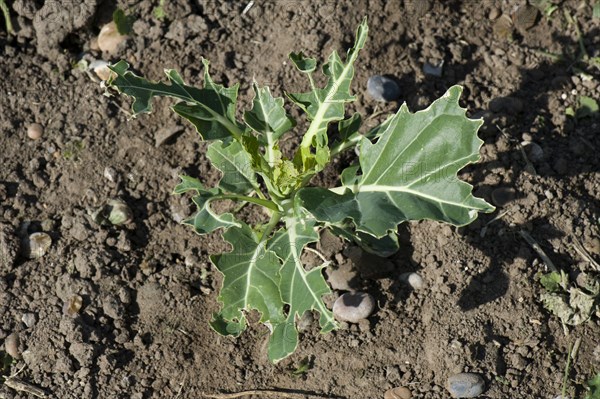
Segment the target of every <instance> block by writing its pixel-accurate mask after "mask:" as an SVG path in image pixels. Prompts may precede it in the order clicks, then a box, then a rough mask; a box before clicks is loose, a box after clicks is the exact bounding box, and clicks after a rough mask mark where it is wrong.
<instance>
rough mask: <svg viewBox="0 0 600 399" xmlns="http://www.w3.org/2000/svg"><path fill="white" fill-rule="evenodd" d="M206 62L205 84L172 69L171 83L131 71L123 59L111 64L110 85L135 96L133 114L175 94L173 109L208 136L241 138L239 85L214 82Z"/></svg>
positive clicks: (149, 110) (200, 132) (202, 134)
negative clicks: (198, 84) (195, 84)
mask: <svg viewBox="0 0 600 399" xmlns="http://www.w3.org/2000/svg"><path fill="white" fill-rule="evenodd" d="M202 62H203V64H204V88H202V89H198V88H196V87H192V86H188V85H186V84H185V83H184V82H183V79H182V78H181V76H180V75H179V73H177V71H175V70H173V69H167V70H165V74H166V75H167V78H168V80H169V82H170V83H171V84H170V85H168V84H165V83H162V82H151V81H149V80H146V79H144V78H142V77H140V76H137V75H135V74H134V73H133V72H131V71H129V64H128V63H127V62H125V61H123V60H121V61H119V62H117V63H116V64H115V65H111V66H109V68H110V69H111V70H112V71H113V72H115V74H116V75H113V76H111V77H110V78H109V80H108V82H107V85H108V86H112V87H115V88H116V89H118V90H119V92H121V93H123V94H126V95H128V96H131V97H133V98H134V102H133V105H132V110H133V113H134V116H135V115H137V114H140V113H149V112H151V111H152V104H151V100H152V98H153V97H160V96H163V97H173V98H177V99H179V100H182V101H181V102H179V103H177V104H175V105H174V106H173V107H172V108H173V110H174V111H175V112H176V113H177V114H179V115H181V116H183V117H184V118H186V119H187V120H188V121H190V122H191V123H192V124H193V125H194V126H195V127H196V130H197V131H198V133H199V134H200V136H201V137H202V138H203V139H205V140H217V139H228V138H230V137H232V136H233V137H235V138H241V135H242V133H243V130H242V128H240V126H239V125H238V123H237V121H236V120H235V106H236V101H237V91H238V85H235V86H233V87H230V88H226V87H223V86H221V85H218V84H215V83H214V82H213V80H212V79H211V77H210V75H209V71H208V67H209V63H208V61H206V60H204V59H203V60H202Z"/></svg>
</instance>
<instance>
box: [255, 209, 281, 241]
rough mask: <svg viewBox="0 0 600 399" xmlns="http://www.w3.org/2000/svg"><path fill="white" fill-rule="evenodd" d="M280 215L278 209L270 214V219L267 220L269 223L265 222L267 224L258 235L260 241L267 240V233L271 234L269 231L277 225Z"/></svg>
mask: <svg viewBox="0 0 600 399" xmlns="http://www.w3.org/2000/svg"><path fill="white" fill-rule="evenodd" d="M281 216H282V215H281V212H279V211H276V212H274V213H273V214H272V215H271V219H270V220H269V223H267V226H266V227H265V230H264V231H263V233H262V236H261V237H260V241H261V242H265V241H267V238H269V235H271V232H272V231H273V230H274V229H275V227H277V223H279V221H280V220H281Z"/></svg>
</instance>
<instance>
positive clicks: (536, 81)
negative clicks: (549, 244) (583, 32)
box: [458, 29, 600, 310]
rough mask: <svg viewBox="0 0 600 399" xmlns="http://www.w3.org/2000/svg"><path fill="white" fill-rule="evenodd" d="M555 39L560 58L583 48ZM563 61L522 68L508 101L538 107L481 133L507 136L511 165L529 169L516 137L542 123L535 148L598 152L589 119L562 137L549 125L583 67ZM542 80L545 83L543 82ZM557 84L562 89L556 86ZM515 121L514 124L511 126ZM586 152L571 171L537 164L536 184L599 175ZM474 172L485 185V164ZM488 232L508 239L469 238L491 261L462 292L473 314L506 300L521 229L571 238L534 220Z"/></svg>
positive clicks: (563, 260)
mask: <svg viewBox="0 0 600 399" xmlns="http://www.w3.org/2000/svg"><path fill="white" fill-rule="evenodd" d="M595 35H600V32H599V31H598V30H597V29H596V30H592V31H591V32H589V34H588V35H587V36H588V37H594V36H595ZM553 40H554V41H555V42H557V43H561V45H562V54H570V53H572V51H570V50H572V49H578V48H579V44H578V43H577V42H573V41H572V40H571V39H570V38H568V37H566V36H557V35H554V36H553ZM565 58H566V59H565V60H561V61H556V62H546V63H543V64H541V65H539V66H538V67H537V68H534V69H525V68H523V69H521V70H520V73H521V82H522V83H521V86H520V88H519V89H517V90H515V91H514V92H513V93H511V94H509V96H510V97H513V96H514V97H516V98H528V99H533V101H534V103H533V104H526V105H525V107H524V109H523V110H522V111H523V112H520V113H519V114H518V115H511V114H509V113H501V114H497V115H496V116H501V117H503V116H504V117H506V118H508V119H507V120H508V121H509V124H507V125H506V126H498V125H494V126H491V125H490V123H489V121H487V120H486V121H485V124H484V126H483V127H482V131H483V132H482V133H481V136H482V139H484V141H486V142H489V141H491V140H490V139H492V140H493V142H495V141H497V140H498V139H499V138H500V136H502V135H507V136H508V137H507V138H508V140H509V142H510V143H511V144H512V145H511V149H510V150H508V151H505V152H499V154H498V158H500V159H502V158H504V159H509V161H508V162H511V161H510V159H513V160H515V159H521V163H522V165H523V166H524V167H523V169H525V168H526V167H527V164H530V163H531V161H530V160H529V159H527V158H526V156H525V155H524V154H525V152H524V150H522V148H521V145H520V144H519V143H520V142H521V137H520V135H519V136H516V134H519V133H520V132H521V131H522V132H528V131H530V129H531V128H532V127H533V126H535V125H536V124H537V125H539V121H540V120H542V121H546V122H545V123H544V124H543V125H542V126H540V127H539V131H538V134H536V135H535V137H534V140H535V143H537V144H538V145H539V146H540V147H542V148H546V147H548V148H563V149H568V148H569V147H571V148H572V147H573V146H576V145H581V144H584V145H586V146H587V145H590V146H591V148H592V150H597V148H595V147H594V146H593V145H591V143H590V140H593V137H591V136H592V134H593V133H592V129H591V128H589V127H590V125H591V124H592V121H591V119H592V118H587V119H586V120H577V119H575V118H572V119H567V120H566V122H565V127H564V131H563V132H559V131H558V127H556V126H553V125H552V124H551V122H550V121H551V120H552V114H551V112H550V96H549V91H550V90H556V89H560V88H562V87H563V86H564V85H565V81H564V80H567V79H569V80H570V76H571V75H572V74H573V71H572V68H573V67H574V65H576V64H579V65H581V62H579V60H578V59H577V58H575V57H573V58H571V57H569V56H566V57H565ZM586 72H587V73H590V74H592V75H593V76H594V79H600V73H599V72H598V71H597V70H595V71H594V70H592V69H591V68H588V70H587V71H586ZM542 79H543V81H542V82H540V80H542ZM560 79H563V81H562V82H561V80H560ZM557 83H558V87H556V86H557ZM512 118H515V119H513V120H512V121H511V119H512ZM596 119H597V118H596ZM586 127H587V129H586ZM516 129H521V131H517V130H516ZM507 131H513V132H514V133H515V136H512V135H509V134H507V133H506V132H507ZM586 132H589V133H588V139H586V138H585V137H583V136H585V133H586ZM575 140H578V141H579V142H575V143H574V141H575ZM565 152H568V151H565ZM584 152H585V150H583V151H582V154H581V155H582V157H580V158H579V159H578V160H575V159H573V158H571V159H569V160H568V165H569V167H567V168H559V169H560V170H559V171H557V170H556V169H557V166H556V165H557V164H556V162H559V160H556V161H555V164H554V165H549V164H548V163H547V158H548V155H546V158H545V159H543V160H542V161H541V162H539V163H537V164H536V165H535V169H534V173H533V174H532V177H531V178H532V179H534V180H535V179H538V178H552V179H555V180H566V179H568V178H570V177H573V176H577V175H579V174H581V173H595V172H598V171H600V163H599V162H598V159H597V157H595V156H594V155H593V154H591V155H590V156H588V158H587V159H586V158H585V157H584V156H583V155H585V154H584ZM588 154H589V152H588ZM551 155H559V154H551ZM559 159H565V158H563V155H559ZM586 161H587V162H586ZM503 163H504V162H503ZM513 165H514V164H513ZM473 170H476V171H475V172H474V175H475V177H474V181H483V180H484V176H483V174H484V171H485V170H486V163H485V162H483V163H479V164H477V166H476V167H475V168H474V169H473ZM516 177H517V174H515V176H514V177H513V178H512V179H511V181H508V182H507V181H505V182H503V183H502V185H503V186H504V185H512V184H514V183H516V182H515V179H516ZM494 188H496V187H492V186H488V187H485V186H481V187H480V189H479V190H478V191H482V192H487V193H489V192H491V190H492V189H494ZM571 194H572V195H573V196H574V197H575V198H577V199H578V200H580V201H582V202H583V203H591V202H592V201H594V199H593V198H591V197H590V196H589V195H586V194H584V193H582V192H576V191H573V192H571ZM531 205H534V204H531ZM500 212H502V207H497V210H496V212H495V213H494V214H492V215H491V216H489V219H490V220H491V219H492V218H493V217H494V216H496V215H498V214H499V213H500ZM490 227H493V228H494V230H495V231H500V230H502V231H504V232H506V233H507V234H503V235H498V234H496V235H495V236H494V237H493V239H488V238H485V237H473V235H466V239H467V240H468V241H469V243H470V244H472V245H473V246H474V247H476V248H478V249H479V250H481V251H482V252H483V253H484V254H485V255H486V256H487V257H488V258H489V259H490V265H489V266H488V268H487V269H486V270H484V271H483V272H481V273H480V274H479V275H477V276H475V277H474V278H473V279H472V281H471V283H470V284H469V285H468V286H467V287H466V288H465V289H464V290H463V291H462V293H461V298H460V299H459V301H458V305H459V306H460V307H461V309H463V310H471V309H475V308H477V307H479V306H481V305H484V304H486V303H489V302H492V301H494V300H496V299H498V298H500V297H502V296H503V295H504V294H505V293H506V291H507V290H508V285H509V278H508V275H507V273H506V271H505V267H506V266H507V265H509V264H510V262H511V261H514V260H515V259H516V258H517V257H519V256H523V255H524V254H521V253H519V252H518V251H516V250H515V245H516V246H517V247H518V245H519V244H518V242H516V240H519V239H520V238H518V232H519V231H520V230H529V231H531V232H532V236H533V237H534V238H535V237H536V236H537V235H543V238H544V239H547V238H558V237H565V235H566V234H567V233H566V232H564V231H560V230H558V229H555V228H553V227H552V226H551V224H550V223H549V221H548V219H547V218H545V217H539V218H533V219H530V220H527V221H525V222H524V223H522V224H517V225H515V224H508V223H506V222H505V221H503V219H502V218H500V219H498V220H497V221H494V222H493V225H492V226H490ZM477 230H479V228H477ZM490 240H493V241H494V243H493V245H491V244H490ZM539 244H540V245H541V247H542V248H544V247H545V245H544V242H543V241H539ZM551 253H552V259H553V260H554V261H555V263H556V265H557V266H558V267H559V269H560V268H563V269H564V268H565V267H569V265H573V264H574V263H575V260H574V259H570V258H569V257H568V256H565V255H561V254H558V253H553V252H551ZM527 257H528V256H526V258H527ZM482 281H488V282H490V281H492V282H493V283H492V284H487V285H486V284H482Z"/></svg>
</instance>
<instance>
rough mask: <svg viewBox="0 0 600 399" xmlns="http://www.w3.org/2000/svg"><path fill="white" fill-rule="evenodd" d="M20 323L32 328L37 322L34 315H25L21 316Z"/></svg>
mask: <svg viewBox="0 0 600 399" xmlns="http://www.w3.org/2000/svg"><path fill="white" fill-rule="evenodd" d="M21 321H22V322H23V324H25V325H26V326H27V327H28V328H29V327H33V326H34V325H35V323H36V322H37V316H36V315H35V313H25V314H23V316H21Z"/></svg>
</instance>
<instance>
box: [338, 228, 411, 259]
mask: <svg viewBox="0 0 600 399" xmlns="http://www.w3.org/2000/svg"><path fill="white" fill-rule="evenodd" d="M330 228H331V231H332V232H333V233H334V234H336V235H338V236H342V237H344V238H345V239H346V240H348V241H354V242H355V243H357V244H358V245H359V246H360V247H361V248H362V249H363V250H365V251H367V252H368V253H370V254H373V255H377V256H380V257H382V258H387V257H388V256H392V255H393V254H395V253H396V252H398V250H399V249H400V244H399V243H398V235H397V234H396V233H395V232H389V233H388V234H387V235H385V236H383V237H381V238H377V237H374V236H372V235H370V234H367V233H363V232H362V231H353V230H352V228H351V227H350V226H347V225H343V226H335V225H331V226H330Z"/></svg>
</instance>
